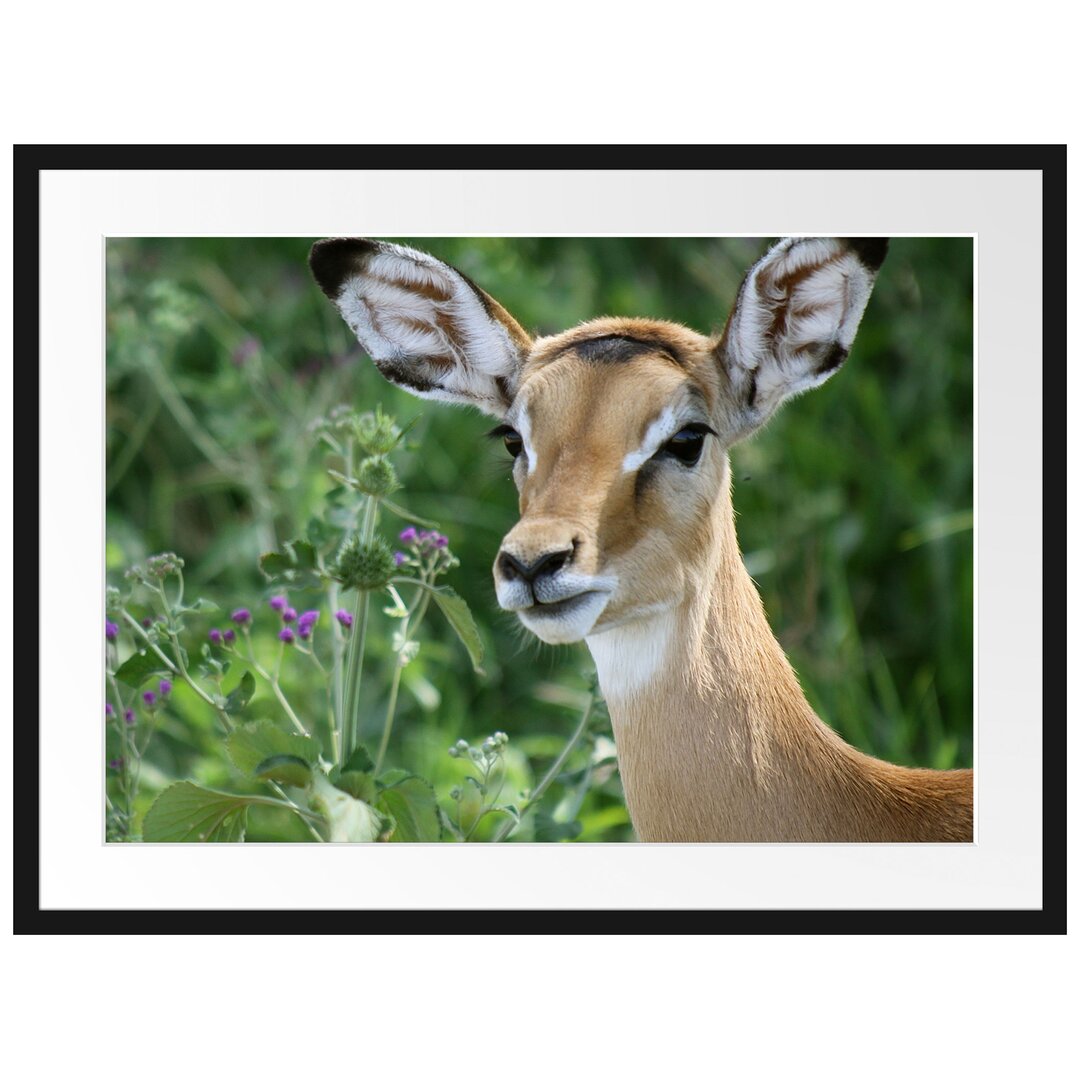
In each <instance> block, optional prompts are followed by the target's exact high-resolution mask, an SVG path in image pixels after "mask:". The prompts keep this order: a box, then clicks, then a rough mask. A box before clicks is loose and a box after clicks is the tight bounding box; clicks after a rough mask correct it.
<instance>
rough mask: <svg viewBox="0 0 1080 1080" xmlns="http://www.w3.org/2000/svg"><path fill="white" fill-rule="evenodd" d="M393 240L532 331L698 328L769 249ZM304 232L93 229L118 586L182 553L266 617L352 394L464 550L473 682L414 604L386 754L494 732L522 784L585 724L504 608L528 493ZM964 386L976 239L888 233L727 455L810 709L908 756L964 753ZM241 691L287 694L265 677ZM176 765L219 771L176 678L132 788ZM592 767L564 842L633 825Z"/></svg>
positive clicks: (161, 780)
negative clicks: (179, 233)
mask: <svg viewBox="0 0 1080 1080" xmlns="http://www.w3.org/2000/svg"><path fill="white" fill-rule="evenodd" d="M391 239H393V238H391ZM407 239H408V242H409V243H410V244H412V245H413V246H416V247H420V248H423V249H425V250H428V251H430V252H432V253H433V254H435V255H437V256H439V257H441V258H444V259H446V260H447V261H449V262H452V263H454V264H455V265H456V266H458V267H459V268H460V269H462V270H463V271H464V272H465V273H467V274H468V275H469V276H470V277H472V278H473V279H474V280H475V281H477V282H478V283H479V284H480V285H482V286H483V287H484V288H485V289H487V291H489V292H490V293H491V294H492V295H494V296H495V297H496V298H497V299H498V300H499V301H500V302H501V303H503V304H504V305H505V306H506V307H507V308H508V309H509V310H510V311H511V312H513V313H514V315H515V316H516V317H517V318H518V319H519V321H521V322H522V324H523V325H525V326H526V327H527V328H528V329H530V330H533V331H539V332H542V333H550V332H554V331H558V330H561V329H564V328H566V327H567V326H570V325H573V324H574V323H575V322H578V321H580V320H582V319H587V318H591V317H594V316H597V315H601V314H609V315H648V316H655V317H659V318H665V319H672V320H675V321H678V322H683V323H685V324H687V325H689V326H692V327H694V328H696V329H698V330H702V331H708V330H710V329H711V328H714V327H717V326H719V325H721V324H722V323H723V321H724V319H725V318H726V315H727V311H728V308H729V306H730V304H731V302H732V300H733V298H734V295H735V291H736V289H737V287H738V283H739V281H740V279H741V276H742V274H743V272H744V271H745V270H746V268H747V267H748V266H749V265H750V263H751V262H752V261H753V260H754V259H755V258H756V257H757V255H758V254H760V252H761V250H762V249H763V248H764V245H765V241H755V240H748V239H731V240H718V239H698V240H693V239H691V240H688V239H624V240H619V239H498V238H485V239H446V238H433V239H423V238H407ZM309 247H310V241H309V240H304V239H269V240H268V239H144V240H116V241H110V242H109V245H108V251H107V259H108V278H107V286H108V326H109V330H108V364H107V384H108V396H107V409H108V415H107V423H108V429H107V440H108V441H107V447H106V452H107V461H108V468H107V490H108V505H107V540H108V543H107V567H106V569H107V572H108V575H109V579H110V580H111V581H116V580H117V579H118V578H119V577H120V575H121V574H122V573H123V569H124V568H125V567H126V566H127V565H129V564H130V563H132V562H134V561H136V560H138V559H141V558H143V557H145V556H146V555H148V554H151V553H153V552H156V551H160V550H174V551H176V552H178V553H179V554H181V555H182V556H183V557H184V559H185V560H186V562H187V569H186V571H185V573H186V576H187V581H188V588H189V590H190V595H192V596H196V595H200V594H205V595H207V596H210V597H212V598H214V599H215V600H217V601H218V603H219V604H221V606H222V607H229V606H231V605H239V604H242V603H246V604H248V605H249V606H251V607H252V608H255V609H258V610H260V611H265V607H262V606H261V605H262V604H263V602H264V599H265V597H266V596H267V595H269V589H268V588H267V586H266V583H265V581H264V580H263V579H262V577H261V576H260V574H259V573H258V570H257V568H256V560H257V558H258V555H259V554H260V553H261V552H262V551H267V550H270V549H271V548H273V547H276V546H277V544H278V543H279V542H281V541H283V540H286V539H288V538H290V537H291V536H293V535H296V534H298V533H299V532H301V531H302V529H303V527H304V525H305V523H306V522H307V521H308V519H309V518H310V517H311V516H312V515H313V514H314V513H315V512H316V511H317V510H318V509H319V508H320V506H321V504H322V500H323V497H324V496H325V494H326V492H327V491H328V490H329V489H330V487H331V486H332V482H331V481H330V480H329V479H328V478H327V476H326V473H325V469H324V467H323V455H322V453H321V451H320V450H319V448H318V447H317V445H316V442H315V440H314V439H313V437H312V436H311V435H310V434H309V432H308V427H309V425H310V423H311V421H312V420H313V419H314V418H315V417H317V416H319V415H321V414H324V413H325V412H326V411H327V410H328V409H329V408H330V407H332V406H333V405H334V404H336V403H339V402H350V403H353V404H356V405H358V406H360V407H363V408H374V406H375V405H376V404H377V403H379V404H381V405H382V406H383V408H385V409H386V410H387V411H389V412H391V413H393V414H395V415H396V416H397V417H398V418H399V420H400V421H401V422H405V421H409V420H411V419H413V418H418V419H417V422H416V426H415V427H414V428H413V429H412V431H411V432H410V441H411V442H413V443H414V444H416V445H417V447H418V449H417V451H416V452H415V453H413V454H410V455H407V456H404V457H402V458H401V469H400V472H401V479H402V480H403V481H404V484H405V491H404V493H402V496H401V498H402V501H404V502H406V503H407V504H408V506H409V507H410V508H411V509H412V510H414V511H415V512H416V513H417V514H420V515H423V516H425V517H430V518H432V519H434V520H436V521H438V522H439V524H440V526H441V528H442V530H443V531H444V532H446V533H447V534H448V535H449V536H450V539H451V543H452V546H453V549H454V550H455V551H456V552H457V554H458V555H459V557H460V558H461V560H462V565H461V567H460V568H459V569H458V570H456V571H455V572H454V573H453V574H452V575H451V577H450V579H449V583H450V584H452V585H453V586H454V587H455V588H456V589H457V590H458V591H459V592H460V593H462V595H464V596H465V598H466V599H467V600H468V602H469V604H470V606H471V607H472V608H473V611H474V613H475V614H476V615H477V618H478V620H479V622H480V624H481V633H482V634H483V636H484V638H485V644H486V646H487V661H486V663H485V668H486V676H485V677H483V678H481V677H478V676H476V675H474V674H473V673H472V672H471V670H470V669H469V664H468V662H467V660H466V659H465V658H464V655H463V654H462V652H461V651H460V646H459V645H458V644H457V643H456V641H455V640H454V639H453V637H452V635H451V634H450V633H449V632H448V631H447V630H446V628H445V627H444V626H443V625H442V624H441V623H439V622H437V621H436V620H435V619H432V620H430V622H429V623H428V624H425V629H424V631H423V632H422V639H423V641H424V648H423V650H422V652H421V654H420V657H419V659H418V660H417V661H416V662H415V663H414V664H413V665H410V667H409V668H407V669H406V672H405V679H404V682H403V692H402V699H401V704H400V711H399V719H398V721H397V724H396V727H395V732H394V740H393V742H392V744H391V749H390V764H391V765H393V764H395V763H403V762H406V761H407V762H408V763H409V765H410V767H412V768H414V769H416V770H417V771H419V772H422V773H424V775H426V776H428V777H429V778H430V779H431V780H433V781H434V782H435V784H436V787H437V788H439V789H440V790H445V789H446V788H448V787H449V786H450V785H452V784H454V783H457V782H460V780H461V774H462V770H461V766H460V765H459V764H457V763H456V762H454V761H453V760H452V759H450V758H448V757H447V755H446V747H447V746H449V745H450V744H451V743H452V742H453V741H455V740H456V739H458V738H460V737H465V738H470V739H473V738H478V737H483V736H484V735H486V734H488V733H490V732H491V731H493V730H496V729H502V730H505V731H506V732H508V733H509V734H510V736H511V748H512V750H513V752H514V754H515V755H517V756H516V757H515V758H514V760H515V762H516V764H515V769H514V776H513V780H514V782H515V783H517V784H520V785H522V786H527V785H529V784H530V783H532V782H534V780H535V776H534V773H533V769H534V768H543V767H544V762H545V760H546V759H545V755H548V758H549V757H550V756H552V755H554V754H555V753H557V751H558V749H559V746H560V745H561V741H562V740H563V739H564V738H565V736H566V735H567V733H568V732H569V731H570V730H571V729H572V727H573V724H574V722H575V718H574V713H575V710H576V698H575V696H574V691H576V690H577V691H579V690H581V689H582V688H583V687H584V686H585V685H586V681H585V678H586V673H587V672H588V670H589V669H590V667H591V661H590V659H589V657H588V654H587V651H586V650H585V648H584V646H575V647H573V648H564V649H549V648H547V647H541V646H539V644H538V643H535V642H531V641H529V640H526V639H525V637H524V636H523V635H522V634H520V633H519V632H517V630H516V628H515V626H514V623H513V621H512V620H511V619H510V618H509V617H507V616H505V615H503V614H501V613H499V612H498V610H497V608H496V605H495V601H494V595H493V589H492V584H491V576H490V567H491V563H492V561H493V559H494V556H495V553H496V551H497V549H498V545H499V542H500V540H501V538H502V536H503V535H504V534H505V532H506V531H507V530H508V529H509V527H510V526H511V525H512V524H513V522H514V521H515V520H516V516H517V508H516V493H515V490H514V487H513V484H512V482H511V480H510V475H509V469H508V468H507V462H506V461H505V460H504V457H505V455H504V453H503V451H502V450H501V448H498V447H492V446H490V445H489V444H487V443H486V442H485V441H484V440H483V439H482V432H483V431H484V430H485V429H486V428H487V427H489V426H490V423H491V421H490V419H489V418H486V417H483V416H481V415H479V414H476V413H473V412H471V411H468V410H464V409H459V408H453V407H450V406H440V405H438V404H435V403H430V402H421V401H419V400H417V399H415V398H412V397H410V396H408V395H406V394H405V393H403V392H401V391H398V390H396V389H394V388H393V387H390V386H389V385H388V384H386V383H385V382H384V381H383V380H382V379H381V378H380V377H379V375H378V374H377V372H376V371H375V370H374V368H373V366H372V365H371V364H370V362H369V361H368V360H367V359H366V358H365V357H364V356H363V355H362V353H361V350H360V348H359V346H358V345H357V344H356V342H355V340H354V339H352V337H351V335H350V334H349V332H348V329H347V327H346V326H345V325H344V324H343V323H342V321H341V320H340V318H339V316H338V315H337V313H336V311H334V310H333V308H332V307H331V305H330V304H328V303H327V302H326V300H325V298H324V297H323V296H322V294H321V293H320V292H319V291H318V289H317V288H316V287H315V286H314V284H313V283H312V282H311V281H310V279H309V276H308V273H307V268H306V256H307V251H308V248H309ZM251 341H254V342H257V343H258V344H257V346H253V347H252V346H249V345H246V344H245V343H248V342H251ZM245 350H248V351H245ZM241 360H242V362H240V361H241ZM972 380H973V363H972V244H971V241H970V240H960V239H938V238H935V239H912V238H907V239H898V240H894V241H893V244H892V249H891V252H890V255H889V257H888V259H887V260H886V262H885V265H884V267H883V269H882V272H881V274H880V277H879V280H878V284H877V286H876V288H875V291H874V295H873V297H872V299H871V301H870V305H869V308H868V310H867V313H866V316H865V318H864V320H863V324H862V327H861V329H860V331H859V335H858V337H857V339H856V342H855V347H854V349H853V351H852V355H851V358H850V360H849V361H848V363H847V364H846V365H845V367H844V369H843V370H842V371H840V372H839V373H838V374H837V375H836V376H835V377H834V378H833V379H831V380H830V381H829V382H828V383H827V384H826V385H825V386H824V387H822V388H821V389H819V390H816V391H814V392H813V393H811V394H808V395H804V396H803V397H801V398H799V399H797V400H796V401H794V402H793V403H791V404H789V405H788V406H786V407H785V408H784V409H783V410H782V411H781V413H780V414H779V415H778V416H777V417H776V418H775V419H774V420H773V421H772V423H771V424H770V425H769V426H768V427H767V428H766V429H765V431H763V432H762V433H760V434H759V435H758V436H756V437H755V438H754V439H753V440H751V441H750V442H748V443H746V444H743V445H741V446H739V447H737V448H736V449H735V450H734V452H733V459H732V460H733V469H734V475H735V506H736V510H737V512H738V528H739V535H740V541H741V544H742V548H743V551H744V553H745V556H746V561H747V565H748V566H749V568H750V571H751V573H752V574H753V576H754V578H755V580H756V581H757V583H758V585H759V587H760V589H761V592H762V595H763V598H764V601H765V606H766V610H767V611H768V614H769V618H770V620H771V622H772V625H773V628H774V630H775V632H776V634H777V636H778V637H779V639H780V641H781V642H782V644H783V645H784V647H785V648H786V649H787V651H788V653H789V655H790V657H791V660H792V662H793V663H794V665H795V668H796V670H797V671H798V673H799V676H800V678H801V680H802V684H803V687H804V689H805V690H806V693H807V695H808V697H809V699H810V701H811V702H812V704H813V705H814V706H815V708H817V709H818V711H819V712H820V714H821V715H822V717H823V718H824V719H826V720H827V721H828V722H829V723H830V724H832V725H833V726H834V727H835V728H836V729H837V730H838V731H839V732H840V733H841V734H842V735H843V736H844V737H845V738H846V739H848V740H849V741H850V742H852V743H853V744H855V745H856V746H858V747H860V748H862V749H864V750H866V751H868V752H870V753H873V754H875V755H877V756H880V757H884V758H887V759H889V760H891V761H896V762H900V763H904V764H919V765H931V766H937V767H946V766H957V765H970V764H971V758H972V671H973V666H972V599H973V584H972V565H973V551H972V530H971V523H972V519H971V511H972V407H973V393H972V385H973V381H972ZM394 524H395V523H394V522H393V521H392V520H388V521H386V522H385V523H384V527H383V528H384V532H386V533H390V532H391V530H392V529H393V528H394ZM207 625H209V622H208V623H207ZM371 647H372V660H371V662H370V664H371V670H372V671H373V672H376V673H377V674H376V675H375V676H373V677H371V678H369V679H367V680H366V683H365V688H364V689H365V693H366V694H367V695H368V698H367V699H366V704H365V716H367V717H369V718H370V722H369V723H368V725H367V728H366V729H365V730H363V731H362V732H361V736H362V738H364V739H365V740H367V741H368V742H369V744H370V743H373V742H377V739H378V729H379V728H380V726H381V718H382V714H383V706H384V703H383V700H382V695H384V694H385V692H386V687H387V683H388V680H387V679H385V678H382V677H381V675H380V674H378V673H380V672H381V671H382V670H383V669H381V668H380V664H383V663H384V662H385V661H387V660H388V652H389V650H388V646H387V641H386V637H385V635H380V634H378V633H377V634H375V635H374V637H373V640H372V646H371ZM307 674H308V673H307V672H306V671H305V670H304V669H303V668H302V667H300V666H299V665H297V666H296V669H295V670H290V671H288V672H287V673H286V682H287V685H288V689H289V694H290V698H291V699H295V700H296V701H298V702H299V703H300V704H301V706H302V707H305V708H308V707H310V709H311V710H313V711H314V710H316V709H317V708H318V705H317V701H316V697H317V690H316V688H314V687H312V686H310V685H309V684H308V681H307V680H306V675H307ZM251 707H252V709H253V710H254V714H255V715H266V716H271V717H277V715H278V713H277V711H276V706H275V703H274V702H273V699H272V698H271V697H270V696H269V695H266V694H260V695H259V696H257V697H256V699H255V700H254V702H253V703H252V706H251ZM597 777H602V778H603V779H602V781H601V782H598V783H595V782H594V781H596V779H597ZM188 778H190V779H194V780H196V781H197V782H201V783H205V784H209V785H210V786H227V785H229V784H233V783H235V776H234V775H233V774H232V773H231V771H230V767H229V766H228V764H227V761H226V759H225V757H224V755H223V753H222V750H221V745H220V739H219V738H218V736H217V734H216V733H215V730H214V726H213V718H212V717H211V715H210V714H209V712H208V711H207V710H205V709H204V708H203V707H202V705H201V703H200V702H199V701H198V700H197V699H194V697H193V696H192V695H189V694H187V693H185V692H183V690H182V689H181V690H178V691H177V693H176V695H175V707H174V709H173V710H172V713H171V714H170V716H169V717H168V719H167V720H166V721H165V724H164V726H163V729H162V731H161V733H160V736H159V737H158V738H157V739H156V740H155V742H154V744H153V746H152V748H151V751H150V754H149V758H148V760H147V762H146V765H145V766H144V794H143V796H142V800H141V804H140V809H141V810H145V806H146V805H148V804H149V801H150V799H151V798H152V797H153V795H155V794H156V793H157V792H158V791H159V790H160V789H161V788H162V787H163V786H164V785H165V784H166V783H168V782H169V781H171V780H173V779H188ZM590 785H591V786H588V788H587V790H586V792H585V794H584V796H583V801H582V805H581V812H580V820H581V821H582V822H583V824H584V831H583V832H582V835H581V838H582V839H592V840H596V839H604V840H613V839H629V838H630V836H631V833H630V830H629V827H628V824H627V819H626V815H625V810H624V809H623V808H622V802H621V792H620V789H619V785H618V777H617V774H616V773H614V772H612V770H611V769H610V767H609V765H607V764H601V765H598V766H597V768H596V769H595V771H594V773H593V775H592V777H591V780H590ZM572 789H573V784H572V783H568V784H562V785H556V786H555V787H554V788H553V790H552V793H551V797H550V799H549V800H548V801H547V802H546V803H545V805H546V806H548V808H550V809H555V808H558V807H560V806H561V807H562V809H563V811H565V810H566V809H567V807H566V805H565V804H564V800H566V799H567V798H568V793H569V792H571V791H572ZM508 794H511V795H514V794H516V792H510V791H509V790H508ZM297 830H299V831H297ZM294 834H295V838H297V839H301V838H303V830H302V827H300V826H296V825H295V824H294V823H293V821H292V820H291V819H288V820H285V819H283V820H281V821H278V820H276V819H275V817H274V813H273V812H271V811H267V812H260V813H259V814H258V815H253V819H252V830H251V837H252V838H253V839H258V838H262V839H280V838H285V837H287V836H293V835H294Z"/></svg>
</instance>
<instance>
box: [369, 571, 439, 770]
mask: <svg viewBox="0 0 1080 1080" xmlns="http://www.w3.org/2000/svg"><path fill="white" fill-rule="evenodd" d="M417 592H418V593H419V599H418V601H417V603H416V606H415V607H410V611H409V614H408V616H407V617H406V618H405V621H404V624H403V625H402V627H401V637H402V642H401V648H402V649H404V648H405V646H406V645H408V644H409V642H410V641H411V640H412V633H413V631H414V629H415V628H417V627H419V625H420V623H421V622H422V621H423V618H424V615H425V614H426V612H427V608H428V603H429V601H430V600H431V593H429V592H428V591H427V590H426V589H419V590H417ZM414 615H415V618H414ZM403 670H404V669H403V666H402V664H401V659H400V654H399V655H398V662H397V663H396V664H395V665H394V678H393V681H392V682H391V684H390V700H389V702H388V703H387V706H386V720H385V722H384V723H383V733H382V739H381V740H380V742H379V752H378V754H377V755H376V757H375V775H376V776H378V775H379V770H380V769H381V768H382V763H383V759H384V758H385V757H386V748H387V747H388V746H389V745H390V732H391V731H392V730H393V728H394V713H395V711H396V710H397V698H398V687H399V686H400V685H401V672H402V671H403Z"/></svg>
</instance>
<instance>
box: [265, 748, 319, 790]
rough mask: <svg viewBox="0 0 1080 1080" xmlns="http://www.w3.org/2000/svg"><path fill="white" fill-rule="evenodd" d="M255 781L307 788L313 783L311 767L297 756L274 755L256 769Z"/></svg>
mask: <svg viewBox="0 0 1080 1080" xmlns="http://www.w3.org/2000/svg"><path fill="white" fill-rule="evenodd" d="M255 779H256V780H276V781H277V782H278V783H279V784H289V785H290V786H291V787H307V786H308V784H310V783H311V766H310V765H309V764H308V763H307V762H306V761H305V760H304V759H303V758H300V757H297V756H296V755H295V754H274V755H273V757H268V758H267V759H266V760H265V761H261V762H259V764H258V765H257V766H256V767H255Z"/></svg>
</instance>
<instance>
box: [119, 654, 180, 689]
mask: <svg viewBox="0 0 1080 1080" xmlns="http://www.w3.org/2000/svg"><path fill="white" fill-rule="evenodd" d="M168 670H169V668H168V665H167V664H166V663H165V662H164V661H163V660H162V659H161V657H160V656H158V655H157V653H154V652H150V651H149V650H147V651H146V652H137V653H132V654H131V656H129V657H128V658H127V659H126V660H125V661H124V662H123V663H122V664H121V665H120V667H119V668H118V669H117V672H116V677H117V678H118V679H119V680H120V681H121V682H122V683H123V684H124V685H125V686H131V687H134V688H135V689H136V690H138V688H139V687H140V686H142V684H143V683H144V682H146V680H147V679H149V678H150V676H151V675H157V674H158V673H159V672H165V671H168Z"/></svg>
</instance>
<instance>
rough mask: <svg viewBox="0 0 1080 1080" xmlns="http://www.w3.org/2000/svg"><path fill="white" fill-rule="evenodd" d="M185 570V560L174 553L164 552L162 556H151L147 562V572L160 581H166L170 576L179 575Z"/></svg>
mask: <svg viewBox="0 0 1080 1080" xmlns="http://www.w3.org/2000/svg"><path fill="white" fill-rule="evenodd" d="M183 569H184V560H183V559H181V558H180V556H179V555H177V554H176V553H175V552H172V551H163V552H162V553H161V554H160V555H151V556H150V558H149V559H147V560H146V572H147V573H148V574H149V575H150V576H151V577H155V578H157V579H158V580H159V581H161V580H164V579H165V578H167V577H168V576H169V575H170V574H178V573H180V571H181V570H183Z"/></svg>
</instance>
